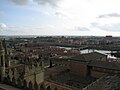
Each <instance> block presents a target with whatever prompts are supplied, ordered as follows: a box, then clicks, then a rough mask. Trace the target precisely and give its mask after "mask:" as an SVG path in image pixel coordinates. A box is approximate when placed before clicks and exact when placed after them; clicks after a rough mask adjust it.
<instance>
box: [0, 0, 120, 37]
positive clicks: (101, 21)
mask: <svg viewBox="0 0 120 90" xmlns="http://www.w3.org/2000/svg"><path fill="white" fill-rule="evenodd" d="M119 3H120V1H119V0H115V1H113V0H100V1H99V0H0V35H76V36H87V35H88V36H91V35H92V36H106V35H112V36H119V35H120V6H119Z"/></svg>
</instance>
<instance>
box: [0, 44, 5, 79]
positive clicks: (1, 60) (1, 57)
mask: <svg viewBox="0 0 120 90" xmlns="http://www.w3.org/2000/svg"><path fill="white" fill-rule="evenodd" d="M4 77H5V50H4V48H3V45H2V42H0V80H1V81H3V80H4Z"/></svg>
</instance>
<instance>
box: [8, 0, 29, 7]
mask: <svg viewBox="0 0 120 90" xmlns="http://www.w3.org/2000/svg"><path fill="white" fill-rule="evenodd" d="M7 1H8V2H11V3H14V4H16V5H21V6H22V5H27V4H28V3H29V0H7Z"/></svg>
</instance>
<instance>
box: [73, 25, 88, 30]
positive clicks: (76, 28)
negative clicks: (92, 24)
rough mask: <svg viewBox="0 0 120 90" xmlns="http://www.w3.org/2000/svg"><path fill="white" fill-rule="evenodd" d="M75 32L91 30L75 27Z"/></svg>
mask: <svg viewBox="0 0 120 90" xmlns="http://www.w3.org/2000/svg"><path fill="white" fill-rule="evenodd" d="M74 30H77V31H89V29H88V28H87V27H80V26H77V27H74Z"/></svg>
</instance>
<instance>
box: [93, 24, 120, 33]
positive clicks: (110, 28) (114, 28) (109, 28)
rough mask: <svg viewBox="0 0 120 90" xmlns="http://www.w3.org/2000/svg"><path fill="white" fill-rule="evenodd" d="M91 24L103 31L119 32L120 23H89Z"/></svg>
mask: <svg viewBox="0 0 120 90" xmlns="http://www.w3.org/2000/svg"><path fill="white" fill-rule="evenodd" d="M91 25H92V26H94V27H95V28H99V29H101V30H105V31H110V32H120V23H106V24H101V23H91Z"/></svg>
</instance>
